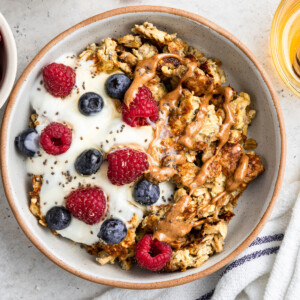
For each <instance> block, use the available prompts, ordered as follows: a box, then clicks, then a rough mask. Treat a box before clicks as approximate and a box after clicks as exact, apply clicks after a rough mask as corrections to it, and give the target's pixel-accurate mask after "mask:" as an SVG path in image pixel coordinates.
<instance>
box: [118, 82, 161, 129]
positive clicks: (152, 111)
mask: <svg viewBox="0 0 300 300" xmlns="http://www.w3.org/2000/svg"><path fill="white" fill-rule="evenodd" d="M122 115H123V121H124V122H125V123H127V124H128V125H130V126H131V127H136V126H144V125H149V124H151V123H152V122H156V121H157V120H158V107H157V102H156V101H155V100H154V98H153V96H152V93H151V91H150V90H149V89H148V88H147V87H146V86H142V87H141V88H139V90H138V93H137V94H136V96H135V98H134V99H133V101H132V102H131V103H130V105H129V107H127V106H126V105H125V104H124V103H123V107H122Z"/></svg>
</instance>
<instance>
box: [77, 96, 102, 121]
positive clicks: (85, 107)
mask: <svg viewBox="0 0 300 300" xmlns="http://www.w3.org/2000/svg"><path fill="white" fill-rule="evenodd" d="M102 108H103V99H102V97H101V96H100V95H98V94H96V93H92V92H89V93H85V94H83V95H82V96H81V97H80V98H79V101H78V109H79V111H80V112H81V113H82V114H83V115H85V116H91V115H95V114H97V113H98V112H100V111H101V110H102Z"/></svg>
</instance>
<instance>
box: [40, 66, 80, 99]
mask: <svg viewBox="0 0 300 300" xmlns="http://www.w3.org/2000/svg"><path fill="white" fill-rule="evenodd" d="M43 79H44V85H45V88H46V90H47V91H48V92H49V93H50V94H51V95H52V96H54V97H66V96H68V95H69V94H70V93H71V91H72V89H73V87H74V85H75V81H76V73H75V72H74V70H73V69H72V68H71V67H68V66H66V65H64V64H57V63H52V64H50V65H48V66H46V67H45V68H44V70H43Z"/></svg>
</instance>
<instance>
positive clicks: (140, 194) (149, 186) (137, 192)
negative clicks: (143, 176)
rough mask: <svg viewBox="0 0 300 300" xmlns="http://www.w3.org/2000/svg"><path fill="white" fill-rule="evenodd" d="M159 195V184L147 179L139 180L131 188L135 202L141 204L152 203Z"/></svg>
mask: <svg viewBox="0 0 300 300" xmlns="http://www.w3.org/2000/svg"><path fill="white" fill-rule="evenodd" d="M159 195H160V190H159V186H158V185H157V184H154V183H152V182H150V181H148V180H142V181H140V182H139V183H138V184H137V185H136V186H135V187H134V190H133V197H134V199H135V201H136V202H138V203H140V204H143V205H152V204H154V203H155V202H156V201H157V200H158V199H159Z"/></svg>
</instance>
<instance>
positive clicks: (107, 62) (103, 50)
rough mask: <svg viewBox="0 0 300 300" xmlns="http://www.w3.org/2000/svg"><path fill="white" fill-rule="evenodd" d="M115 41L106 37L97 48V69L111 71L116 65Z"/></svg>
mask: <svg viewBox="0 0 300 300" xmlns="http://www.w3.org/2000/svg"><path fill="white" fill-rule="evenodd" d="M116 47H117V43H116V42H115V41H114V40H112V39H111V38H106V39H104V40H103V41H102V44H101V45H100V47H99V49H98V50H97V58H98V65H97V68H98V71H100V72H101V71H102V72H112V71H114V70H116V68H117V67H116V66H117V65H118V56H117V52H116Z"/></svg>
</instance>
